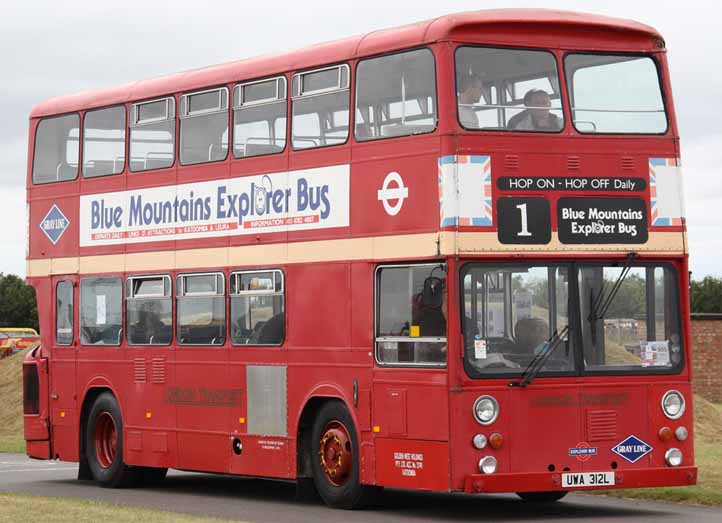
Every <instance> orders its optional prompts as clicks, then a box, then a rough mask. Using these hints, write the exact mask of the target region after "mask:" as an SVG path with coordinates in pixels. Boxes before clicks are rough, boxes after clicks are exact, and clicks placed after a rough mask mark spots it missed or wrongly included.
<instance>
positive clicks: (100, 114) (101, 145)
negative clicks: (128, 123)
mask: <svg viewBox="0 0 722 523" xmlns="http://www.w3.org/2000/svg"><path fill="white" fill-rule="evenodd" d="M124 167H125V107H124V106H122V105H118V106H116V107H108V108H107V109H98V110H96V111H88V112H87V113H85V120H84V121H83V176H85V177H86V178H91V177H94V176H107V175H109V174H118V173H121V172H123V169H124Z"/></svg>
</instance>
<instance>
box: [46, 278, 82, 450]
mask: <svg viewBox="0 0 722 523" xmlns="http://www.w3.org/2000/svg"><path fill="white" fill-rule="evenodd" d="M78 298H79V296H78V277H77V276H74V275H72V276H53V277H52V304H53V305H52V318H53V321H52V326H53V327H52V330H53V332H52V333H51V335H50V336H48V338H49V339H50V340H52V341H51V344H50V345H51V354H50V372H49V374H47V375H45V379H43V373H42V372H41V373H40V376H39V377H40V398H41V402H42V398H48V397H49V398H50V400H49V401H50V404H49V414H50V420H49V423H50V426H51V427H52V437H51V441H52V442H53V446H54V448H53V455H56V454H58V453H60V454H61V458H62V459H64V460H69V461H73V460H76V459H77V458H78V452H79V449H78V445H77V436H76V434H77V432H76V431H77V427H78V426H79V422H78V420H79V416H80V404H79V403H78V401H77V399H76V398H77V389H76V364H77V362H76V360H77V349H78V337H77V332H78V330H77V328H76V327H75V326H76V325H78V307H77V305H76V304H77V303H78ZM46 339H47V338H46ZM48 377H49V380H48ZM43 383H44V385H43ZM43 389H44V390H43Z"/></svg>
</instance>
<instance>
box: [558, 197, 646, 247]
mask: <svg viewBox="0 0 722 523" xmlns="http://www.w3.org/2000/svg"><path fill="white" fill-rule="evenodd" d="M557 227H558V229H559V241H560V242H562V243H570V244H594V243H601V244H605V243H646V242H647V239H648V237H649V231H648V225H647V205H646V203H645V201H644V200H642V199H641V198H560V199H559V201H558V202H557Z"/></svg>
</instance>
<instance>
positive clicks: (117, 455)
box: [85, 392, 138, 488]
mask: <svg viewBox="0 0 722 523" xmlns="http://www.w3.org/2000/svg"><path fill="white" fill-rule="evenodd" d="M85 458H86V460H87V462H88V467H89V468H90V472H91V474H92V476H93V479H95V480H96V481H97V482H98V483H100V484H101V485H102V486H103V487H110V488H117V487H127V486H130V485H131V484H132V483H134V482H135V480H136V479H137V472H138V470H137V469H135V468H133V467H129V466H128V465H126V464H125V463H123V420H122V418H121V416H120V407H119V406H118V402H117V401H116V399H115V397H114V396H113V395H112V394H110V393H109V392H104V393H103V394H101V395H100V396H98V398H97V399H96V400H95V403H93V407H92V408H91V409H90V416H89V417H88V425H87V429H86V432H85Z"/></svg>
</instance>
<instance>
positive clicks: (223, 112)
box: [180, 87, 228, 165]
mask: <svg viewBox="0 0 722 523" xmlns="http://www.w3.org/2000/svg"><path fill="white" fill-rule="evenodd" d="M180 118H181V124H180V136H181V137H180V161H181V164H183V165H191V164H195V163H206V162H217V161H220V160H224V159H225V158H226V156H227V155H228V89H227V88H225V87H221V88H219V89H210V90H205V91H199V92H196V93H189V94H184V95H183V96H182V97H181V100H180Z"/></svg>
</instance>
